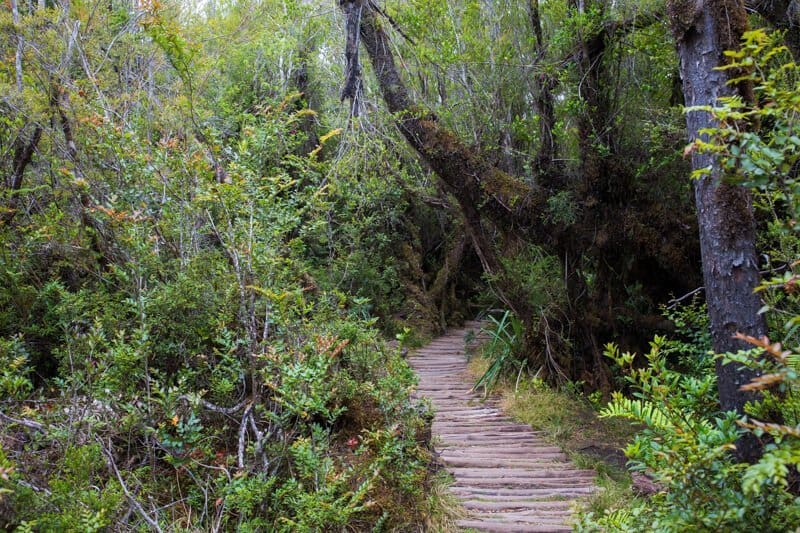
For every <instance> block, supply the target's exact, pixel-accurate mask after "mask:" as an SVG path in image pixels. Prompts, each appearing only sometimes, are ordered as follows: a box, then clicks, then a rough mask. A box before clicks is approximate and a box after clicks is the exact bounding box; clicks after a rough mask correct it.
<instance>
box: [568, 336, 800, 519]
mask: <svg viewBox="0 0 800 533" xmlns="http://www.w3.org/2000/svg"><path fill="white" fill-rule="evenodd" d="M665 344H666V339H664V338H660V337H656V339H655V340H654V341H653V343H652V344H651V350H650V352H649V353H648V354H646V360H647V364H646V366H644V367H635V366H634V364H633V361H634V357H633V355H632V354H630V353H620V352H619V350H618V349H617V348H616V347H615V346H613V345H609V346H608V347H607V350H606V355H607V356H608V357H610V358H612V359H613V360H614V361H615V363H616V364H617V365H619V367H620V368H622V369H624V371H625V375H626V379H627V381H628V382H629V384H630V386H631V388H632V390H633V395H634V397H633V398H626V397H624V396H623V395H622V394H621V393H615V394H614V397H613V399H612V401H611V403H610V404H609V405H608V407H606V408H605V409H604V410H603V411H602V412H601V416H604V417H624V418H628V419H630V420H632V421H634V422H636V423H637V424H638V425H640V426H642V427H643V428H644V429H642V430H641V431H640V432H639V433H638V434H637V435H636V437H635V438H634V440H633V442H631V443H630V444H629V445H628V446H627V448H626V449H625V454H626V455H627V456H628V457H629V459H630V462H629V465H630V468H631V469H633V470H638V471H641V472H645V473H647V474H648V475H650V476H651V477H652V478H653V479H654V481H655V482H656V483H657V484H659V485H660V486H661V488H662V490H661V491H659V492H658V493H657V494H655V495H653V496H652V497H651V498H649V499H648V500H644V501H636V502H635V503H634V504H633V506H632V507H630V508H629V509H624V508H622V509H616V510H608V512H607V513H606V514H605V515H603V516H597V517H595V516H594V515H590V516H587V517H585V518H584V527H586V528H590V526H589V524H592V523H594V524H595V525H596V526H599V527H605V528H611V529H613V530H619V531H641V530H657V531H685V530H687V529H692V530H695V531H719V530H720V529H731V528H733V529H755V528H759V529H761V530H768V531H782V530H785V528H786V527H787V526H789V525H790V524H792V523H794V520H796V514H797V511H798V510H799V509H800V508H798V507H797V503H796V502H795V500H794V497H793V496H792V495H791V494H790V493H789V492H787V491H786V490H783V489H781V488H779V487H780V482H779V479H780V474H781V468H780V466H779V465H778V464H777V462H776V461H772V462H771V463H770V462H767V463H764V464H761V465H760V466H748V465H747V464H743V463H738V462H737V461H736V460H735V458H734V457H733V455H732V454H731V450H732V449H734V446H735V444H734V443H735V442H736V440H737V439H738V438H739V437H740V436H741V434H742V433H743V431H744V430H743V429H742V428H741V427H740V426H739V425H737V421H738V420H737V416H736V414H735V413H733V412H728V413H719V412H717V408H716V401H715V399H714V396H715V391H716V388H715V386H714V381H715V380H714V374H713V373H709V374H706V375H705V376H703V377H694V376H691V375H686V374H683V373H681V372H678V371H675V370H673V369H670V368H669V367H668V366H667V365H666V357H665V355H664V353H663V347H664V345H665ZM756 486H758V487H759V489H755V487H756ZM767 487H770V488H769V489H767ZM784 487H785V485H784ZM754 490H769V491H770V497H769V498H753V497H752V495H753V494H754V492H753V491H754Z"/></svg>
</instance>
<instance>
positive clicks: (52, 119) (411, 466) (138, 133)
mask: <svg viewBox="0 0 800 533" xmlns="http://www.w3.org/2000/svg"><path fill="white" fill-rule="evenodd" d="M98 5H99V4H98ZM260 9H267V10H268V6H261V7H260ZM132 13H133V15H132ZM284 15H286V16H287V17H289V16H294V15H295V14H292V13H284ZM0 17H2V24H5V25H9V24H12V20H11V13H9V12H7V11H2V13H0ZM187 19H188V20H191V16H190V15H186V14H185V13H183V14H181V13H178V12H177V9H176V7H175V6H163V5H156V4H154V5H151V6H149V7H147V9H144V10H142V11H133V12H132V11H129V10H128V8H127V7H126V6H117V7H116V8H113V9H112V10H111V11H106V10H105V9H102V10H101V9H99V7H98V6H94V5H93V4H84V3H77V2H76V3H73V5H72V6H71V7H70V6H66V7H64V6H49V5H48V6H46V7H45V8H43V9H38V10H34V11H27V12H24V13H23V19H22V20H21V22H20V24H19V25H18V26H16V27H17V28H18V29H19V31H20V32H21V36H20V38H21V39H24V42H25V43H27V44H26V46H25V48H23V50H24V54H23V59H24V69H23V70H22V71H18V70H17V69H15V64H14V62H13V61H12V62H3V66H2V68H1V69H0V93H2V94H4V95H9V96H7V97H6V96H4V97H3V99H2V101H0V106H2V115H1V116H0V144H1V145H2V147H3V153H4V154H6V153H8V154H12V156H13V161H9V165H10V164H11V163H13V165H19V164H20V161H21V160H22V159H24V158H29V160H28V161H26V162H25V164H24V166H23V167H22V168H23V170H27V172H25V176H24V177H25V179H24V181H23V180H22V179H20V183H18V184H17V183H16V182H15V183H12V184H10V185H18V186H17V187H16V188H14V187H11V186H10V187H8V188H4V189H3V194H4V198H3V200H4V203H3V211H2V212H0V217H1V220H2V222H1V225H0V239H1V240H2V243H3V245H2V247H0V309H2V312H0V428H2V431H0V484H1V485H2V487H1V488H0V528H2V529H5V530H18V531H30V530H35V531H82V532H84V531H107V530H117V531H128V530H155V531H159V530H163V531H174V530H195V531H198V530H209V531H220V530H227V531H234V530H235V531H292V532H295V531H319V530H323V529H324V530H335V529H349V530H374V531H383V530H387V531H388V530H409V529H412V530H413V529H417V528H418V527H419V526H420V524H424V523H426V522H427V523H435V520H437V519H438V518H437V516H440V515H441V516H442V519H443V520H444V521H445V522H446V520H447V518H446V514H443V513H442V512H441V509H440V508H439V507H442V506H444V505H445V504H442V505H440V506H438V507H437V505H436V503H435V502H436V501H445V499H443V498H438V500H437V499H433V500H429V499H428V490H429V489H430V488H431V487H432V486H433V487H435V486H438V485H440V484H441V481H439V480H437V479H438V478H437V477H436V476H434V475H433V474H432V472H431V470H430V468H429V464H430V461H431V457H430V453H429V450H428V444H429V443H428V440H429V425H428V424H429V421H428V418H427V417H428V414H427V408H426V407H425V406H424V405H422V404H419V403H417V402H415V401H412V400H411V399H410V397H409V391H410V389H411V388H412V387H413V385H414V382H415V378H414V376H413V374H412V372H411V371H410V369H409V367H408V366H407V365H406V363H405V361H404V360H403V359H402V357H401V354H400V349H398V348H394V347H389V346H388V345H387V343H386V342H385V340H384V339H385V335H386V334H387V333H389V334H391V333H393V329H394V328H395V325H394V324H395V323H394V321H393V318H392V313H397V312H400V310H402V309H403V306H404V305H405V301H406V298H405V296H404V295H403V292H402V290H401V286H402V283H403V275H404V270H403V269H404V268H406V267H405V266H404V265H403V263H401V260H400V258H399V257H398V255H396V254H394V253H393V252H394V251H395V250H396V249H398V248H399V247H400V245H401V243H405V242H408V241H412V242H413V238H411V237H409V236H408V235H407V231H406V229H407V228H408V227H410V226H411V225H410V223H409V222H408V220H407V219H406V217H409V216H410V217H413V216H419V217H420V219H421V220H424V219H425V216H427V214H426V213H427V212H425V210H424V207H420V206H417V207H415V209H416V210H417V213H421V214H419V215H414V214H412V215H408V214H407V211H408V210H409V209H411V208H410V207H409V203H408V200H407V197H408V194H407V193H405V192H404V191H403V189H402V188H401V187H399V186H389V187H387V186H386V184H385V183H384V182H383V181H382V180H380V179H379V178H378V176H379V171H378V166H380V165H381V164H383V163H382V160H381V157H380V153H381V151H382V150H385V149H386V148H385V146H384V145H383V144H382V143H381V141H380V140H378V139H374V138H372V137H370V136H369V135H366V134H362V133H360V132H357V131H355V132H350V134H349V135H350V140H351V142H354V143H357V144H358V148H359V152H358V154H357V155H353V154H354V153H355V152H353V151H350V150H346V149H345V148H341V149H339V152H338V153H337V151H336V148H335V147H336V141H337V137H338V136H340V135H341V134H342V132H341V130H336V129H333V131H330V132H329V133H327V134H318V133H317V132H318V131H319V130H322V131H323V132H324V131H325V130H324V129H323V128H324V126H323V125H322V120H323V118H322V117H321V115H320V113H319V112H318V111H312V110H311V109H310V108H309V102H308V98H307V97H306V95H305V94H303V93H301V92H299V91H298V90H296V89H297V87H296V84H297V83H299V82H297V81H295V82H293V83H290V82H289V81H288V80H287V79H286V78H282V75H283V74H285V71H280V69H279V68H278V67H277V66H276V64H275V63H273V62H272V59H274V58H276V57H278V56H279V55H280V54H282V53H287V52H286V51H287V50H289V51H291V50H293V49H294V48H295V46H296V43H297V42H303V39H304V35H305V34H304V33H303V31H313V28H311V27H307V28H305V29H303V28H295V27H292V26H291V25H289V24H286V20H277V19H274V18H273V19H271V23H263V24H261V25H260V26H257V27H254V26H249V24H250V22H249V19H247V18H246V17H243V12H242V11H240V10H237V9H232V10H230V11H229V12H228V13H227V15H226V16H225V17H219V18H216V19H214V20H213V23H212V24H211V26H209V27H205V26H203V25H202V24H200V23H197V24H194V25H190V26H189V27H191V28H192V29H193V30H195V31H196V32H197V33H195V34H193V35H192V36H191V38H190V37H188V36H187V26H185V25H184V26H182V25H180V24H179V23H178V20H183V21H186V20H187ZM262 22H263V21H262ZM313 23H314V21H310V22H309V24H313ZM226 28H227V29H226ZM232 29H236V33H235V34H236V38H235V39H233V40H230V41H222V40H219V39H218V38H217V37H216V36H217V35H219V34H221V33H225V32H226V31H229V30H232ZM273 32H279V33H280V34H281V35H282V39H283V40H282V41H279V42H276V43H273V44H272V45H270V46H269V47H267V46H265V45H264V43H265V40H264V37H265V36H266V35H270V34H274V33H273ZM297 32H299V34H298V33H297ZM16 42H17V40H11V39H9V40H5V39H4V40H3V43H2V45H0V48H2V54H3V57H14V53H15V48H16ZM38 52H41V54H38V55H37V53H38ZM265 55H266V56H267V57H268V58H269V61H265V62H264V57H265ZM259 62H261V63H259ZM253 68H255V69H256V70H257V74H256V76H255V77H254V76H253V72H252V70H251V69H253ZM17 72H20V73H21V75H22V77H21V79H20V80H19V87H18V86H17V80H16V79H15V76H16V74H17ZM281 79H282V80H283V81H282V82H280V83H278V82H277V81H276V80H281ZM20 88H21V89H22V90H19V89H20ZM26 147H31V148H32V150H31V153H30V154H29V156H24V153H25V152H26ZM332 156H336V157H332ZM4 157H5V156H4ZM21 158H22V159H21ZM25 166H27V169H25ZM9 168H10V171H11V172H16V170H17V169H18V168H19V166H16V167H11V166H9ZM384 170H385V169H384ZM391 171H392V172H394V173H395V174H397V176H398V178H397V179H399V180H402V179H404V176H403V173H404V172H406V170H405V169H404V168H403V161H402V160H397V164H396V165H394V166H392V167H391ZM21 176H22V175H21V174H20V177H21ZM433 219H434V220H435V217H433ZM442 227H443V228H444V229H445V230H446V229H447V225H446V224H445V225H443V226H442ZM378 317H380V318H381V319H382V322H381V324H380V325H379V324H377V321H378ZM430 502H433V503H430ZM437 513H438V514H437ZM432 527H437V526H432Z"/></svg>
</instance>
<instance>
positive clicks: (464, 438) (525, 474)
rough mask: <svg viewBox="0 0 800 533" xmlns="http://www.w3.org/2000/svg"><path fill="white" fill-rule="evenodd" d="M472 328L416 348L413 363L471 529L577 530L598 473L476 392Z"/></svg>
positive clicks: (436, 438)
mask: <svg viewBox="0 0 800 533" xmlns="http://www.w3.org/2000/svg"><path fill="white" fill-rule="evenodd" d="M479 328H480V323H477V322H470V323H467V324H466V326H465V327H464V328H462V329H452V330H449V331H448V332H447V333H446V334H445V335H443V336H442V337H439V338H437V339H435V340H434V341H433V342H431V343H430V344H428V345H427V346H425V347H424V348H420V349H419V350H417V351H416V352H415V353H414V354H413V355H412V356H411V357H409V362H410V364H411V366H412V367H413V368H414V370H415V371H416V372H417V375H418V376H419V387H418V390H417V392H416V396H418V397H422V396H424V397H428V398H430V399H431V402H432V403H433V407H434V409H435V412H436V415H435V417H434V420H433V437H434V444H435V448H436V451H437V452H438V453H439V454H440V457H441V459H442V461H443V462H444V464H445V466H446V467H447V470H449V471H450V472H451V473H452V475H453V477H454V479H455V483H454V484H453V485H452V487H451V491H452V492H453V493H454V494H455V495H456V497H457V498H458V499H459V501H460V502H461V505H462V506H463V507H464V509H465V510H466V512H467V513H468V516H467V517H465V518H464V519H463V520H460V521H459V522H458V525H459V526H460V527H462V528H464V529H473V530H477V531H490V532H498V533H499V532H529V531H530V532H535V531H570V530H571V527H570V526H569V522H570V520H571V519H572V506H573V504H574V503H575V502H576V500H579V499H581V498H585V497H586V496H587V495H588V494H591V493H592V492H593V491H595V490H596V487H595V484H594V477H595V473H594V471H589V470H579V469H577V468H575V466H574V465H573V464H572V463H570V462H569V461H568V459H567V457H566V456H565V455H564V453H563V452H562V451H561V450H560V449H559V448H558V447H554V446H552V445H549V444H548V443H546V442H545V441H544V440H543V438H542V434H541V433H540V432H536V431H533V430H532V429H531V428H530V427H529V426H527V425H524V424H520V423H518V422H515V421H514V420H512V419H511V418H509V417H508V416H506V415H505V414H504V413H503V412H502V411H501V410H500V408H499V407H498V406H497V403H496V401H495V400H493V399H491V398H490V399H488V400H486V401H484V400H483V399H482V396H481V395H480V394H477V393H474V392H472V390H471V387H472V384H473V382H474V378H473V377H471V376H469V374H468V373H467V361H466V356H465V341H464V339H465V335H466V333H467V332H468V331H470V330H473V331H476V332H477V330H478V329H479Z"/></svg>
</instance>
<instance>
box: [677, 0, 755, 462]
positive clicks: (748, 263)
mask: <svg viewBox="0 0 800 533" xmlns="http://www.w3.org/2000/svg"><path fill="white" fill-rule="evenodd" d="M668 5H669V10H670V22H671V24H672V29H673V33H674V35H675V39H676V41H677V45H678V55H679V56H680V60H681V67H680V68H681V78H682V79H683V91H684V97H685V99H686V105H687V107H691V106H707V105H714V104H715V103H716V102H717V101H718V99H719V98H720V97H723V96H731V95H734V94H737V93H738V94H739V95H740V96H742V97H743V98H744V99H745V100H749V99H751V94H750V93H751V91H750V88H749V87H747V86H741V85H740V86H733V85H730V84H728V80H729V73H728V72H729V71H724V70H718V67H720V66H721V65H723V64H724V61H725V60H724V55H723V52H724V51H725V50H730V49H735V48H738V45H739V40H740V38H741V35H742V33H743V31H744V30H745V29H746V26H747V13H746V12H745V8H744V4H743V2H742V1H741V0H705V1H701V2H699V3H694V2H691V3H689V4H688V5H687V2H685V1H682V0H673V1H672V2H670V3H669V4H668ZM715 125H716V121H715V120H714V118H713V117H712V116H711V114H709V113H708V112H705V111H697V110H693V111H689V112H688V113H687V114H686V126H687V130H688V134H689V140H690V141H694V140H695V139H698V138H702V134H701V133H700V131H701V130H703V129H704V128H713V127H714V126H715ZM692 168H694V169H695V170H700V169H710V172H709V173H708V174H707V175H705V176H703V177H702V178H700V179H698V180H697V182H696V183H695V187H694V191H695V204H696V206H697V218H698V223H699V227H700V250H701V254H702V260H703V277H704V279H705V292H706V301H707V302H708V313H709V317H710V319H711V337H712V343H713V346H714V350H715V351H716V352H717V353H725V352H735V351H737V350H740V349H745V350H746V349H748V348H749V347H750V346H748V345H747V344H746V343H744V342H743V341H741V340H738V339H736V338H734V335H735V334H736V333H737V332H741V333H745V334H747V335H752V336H755V337H761V336H763V335H765V334H766V323H765V320H764V316H763V315H761V314H759V309H760V308H761V306H762V302H761V299H760V298H759V296H758V295H757V294H755V292H754V290H755V288H756V286H757V285H758V283H759V273H758V265H757V261H756V250H755V237H756V235H755V223H754V219H753V213H752V206H751V198H750V193H749V191H747V190H746V189H744V188H742V187H740V186H737V185H733V184H729V183H725V181H724V175H723V172H722V170H721V168H720V165H719V163H718V161H717V160H716V158H715V157H714V155H713V154H711V153H699V152H698V151H694V152H693V153H692ZM716 371H717V380H718V387H719V396H720V403H721V405H722V408H723V409H724V410H735V411H737V412H739V413H743V412H744V405H745V403H746V402H748V401H750V400H752V399H753V397H752V395H751V394H748V393H745V392H743V391H741V390H740V387H741V386H742V385H744V384H746V383H747V382H749V381H750V379H752V378H753V377H754V374H753V373H752V371H750V370H748V369H745V368H739V367H737V366H736V365H733V364H730V365H723V364H722V363H721V361H719V360H718V361H717V369H716ZM737 449H738V452H739V455H740V457H741V458H742V459H746V460H752V459H754V458H755V457H757V455H758V453H759V449H758V443H757V442H756V441H755V439H748V440H745V441H741V442H739V444H738V445H737Z"/></svg>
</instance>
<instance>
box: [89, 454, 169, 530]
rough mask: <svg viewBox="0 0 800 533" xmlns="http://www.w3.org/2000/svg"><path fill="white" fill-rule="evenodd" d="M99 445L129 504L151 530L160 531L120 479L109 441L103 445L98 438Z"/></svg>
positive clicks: (156, 523)
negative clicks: (106, 444)
mask: <svg viewBox="0 0 800 533" xmlns="http://www.w3.org/2000/svg"><path fill="white" fill-rule="evenodd" d="M98 442H99V444H100V447H101V448H102V450H103V455H105V456H106V464H107V465H108V469H109V470H110V471H111V473H112V474H114V477H116V478H117V481H118V482H119V485H120V487H122V492H123V493H124V494H125V497H126V498H127V499H128V501H129V502H130V504H131V507H133V509H134V510H135V511H136V512H137V513H138V514H139V516H141V517H142V519H143V520H144V521H145V522H147V525H149V526H150V527H151V528H152V529H153V531H157V532H158V533H161V531H162V530H161V526H159V525H158V521H157V520H155V519H154V518H152V517H151V516H150V515H149V514H148V512H147V511H145V510H144V508H143V507H142V505H141V504H140V503H139V502H138V501H137V500H136V498H135V497H134V496H133V494H131V491H129V490H128V486H127V485H126V484H125V480H123V479H122V475H120V473H119V469H118V468H117V463H116V462H115V461H114V456H113V455H112V454H111V443H110V442H109V444H108V446H105V445H104V444H103V443H102V442H100V439H98Z"/></svg>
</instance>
